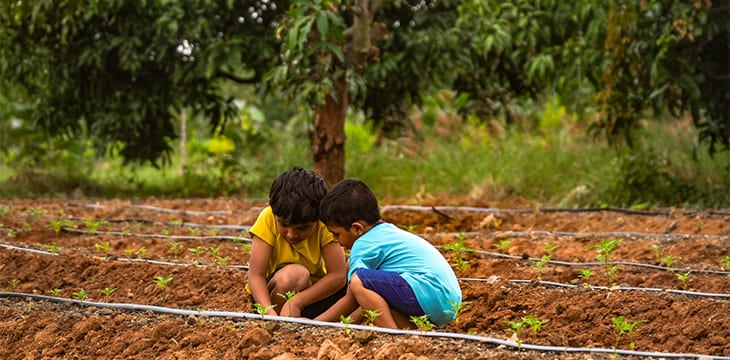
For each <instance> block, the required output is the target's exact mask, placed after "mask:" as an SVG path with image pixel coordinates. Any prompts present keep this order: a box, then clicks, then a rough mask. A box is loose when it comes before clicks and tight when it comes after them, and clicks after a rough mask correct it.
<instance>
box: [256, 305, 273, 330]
mask: <svg viewBox="0 0 730 360" xmlns="http://www.w3.org/2000/svg"><path fill="white" fill-rule="evenodd" d="M252 306H253V310H254V311H255V312H256V313H257V314H259V315H261V321H262V324H261V325H262V326H263V321H264V317H265V316H266V314H268V313H269V310H271V309H273V308H275V307H276V305H275V304H272V305H269V306H263V305H261V304H259V303H255V304H253V305H252Z"/></svg>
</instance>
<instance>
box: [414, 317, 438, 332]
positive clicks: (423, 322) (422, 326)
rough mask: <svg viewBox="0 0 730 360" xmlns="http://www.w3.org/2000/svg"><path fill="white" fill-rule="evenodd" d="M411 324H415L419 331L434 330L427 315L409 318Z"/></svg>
mask: <svg viewBox="0 0 730 360" xmlns="http://www.w3.org/2000/svg"><path fill="white" fill-rule="evenodd" d="M411 322H412V323H414V324H416V326H417V327H418V329H419V330H421V331H431V330H432V329H433V328H434V326H435V325H434V324H433V323H432V322H431V320H429V318H428V315H421V316H415V315H413V316H411Z"/></svg>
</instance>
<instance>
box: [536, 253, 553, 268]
mask: <svg viewBox="0 0 730 360" xmlns="http://www.w3.org/2000/svg"><path fill="white" fill-rule="evenodd" d="M534 263H535V266H537V268H538V269H542V268H544V267H545V265H546V264H548V263H550V255H543V256H542V258H540V260H536V261H534Z"/></svg>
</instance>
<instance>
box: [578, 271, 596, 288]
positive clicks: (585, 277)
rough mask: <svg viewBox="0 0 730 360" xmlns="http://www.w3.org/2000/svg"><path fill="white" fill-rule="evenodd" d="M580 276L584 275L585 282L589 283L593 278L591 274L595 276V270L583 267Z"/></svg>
mask: <svg viewBox="0 0 730 360" xmlns="http://www.w3.org/2000/svg"><path fill="white" fill-rule="evenodd" d="M578 276H579V277H582V278H583V280H584V284H586V285H587V284H588V281H589V280H590V279H591V276H593V271H591V269H583V270H581V271H580V274H579V275H578Z"/></svg>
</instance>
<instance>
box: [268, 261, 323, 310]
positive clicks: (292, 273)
mask: <svg viewBox="0 0 730 360" xmlns="http://www.w3.org/2000/svg"><path fill="white" fill-rule="evenodd" d="M268 285H269V291H270V294H271V303H272V304H276V307H275V308H274V309H275V310H276V312H277V313H280V312H281V307H282V306H283V305H284V303H286V293H287V292H290V291H296V292H300V291H303V290H305V289H307V288H308V287H310V286H312V279H311V278H310V277H309V270H307V268H306V267H304V266H303V265H300V264H289V265H285V266H284V267H282V268H280V269H279V270H276V272H275V273H274V275H272V276H271V279H269V283H268Z"/></svg>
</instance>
